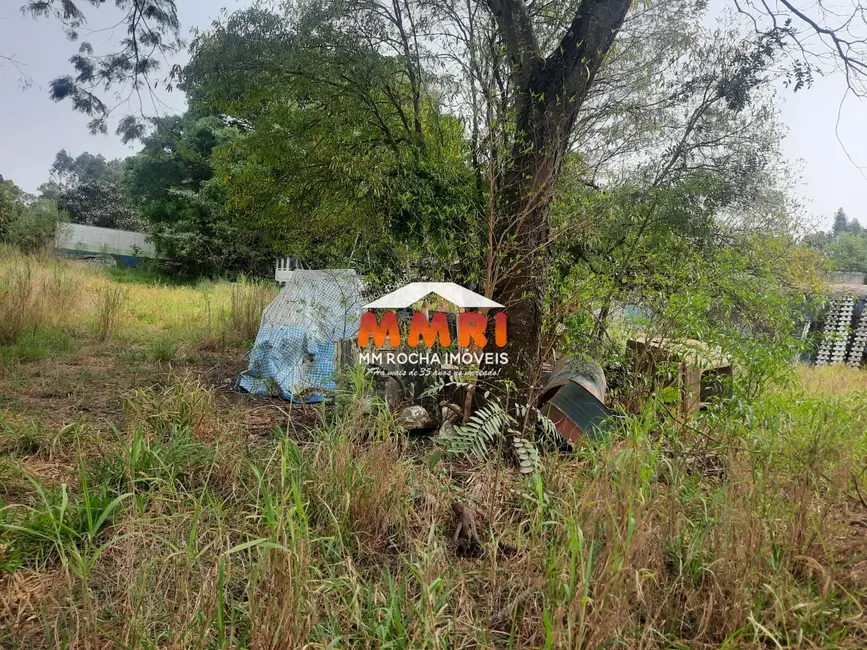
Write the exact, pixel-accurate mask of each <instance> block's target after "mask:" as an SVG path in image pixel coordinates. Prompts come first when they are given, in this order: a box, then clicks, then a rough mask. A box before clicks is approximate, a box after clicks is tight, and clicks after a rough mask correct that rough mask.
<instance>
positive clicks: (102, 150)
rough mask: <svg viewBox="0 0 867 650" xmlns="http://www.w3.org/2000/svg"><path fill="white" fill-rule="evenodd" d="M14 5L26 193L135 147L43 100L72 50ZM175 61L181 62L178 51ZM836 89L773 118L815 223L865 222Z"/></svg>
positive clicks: (16, 130)
mask: <svg viewBox="0 0 867 650" xmlns="http://www.w3.org/2000/svg"><path fill="white" fill-rule="evenodd" d="M21 4H23V0H0V54H2V55H5V56H13V55H14V56H15V58H16V59H17V60H18V61H20V62H21V63H22V64H23V70H24V72H25V73H26V74H27V75H28V76H29V77H30V78H31V79H32V81H33V85H32V87H31V88H29V89H27V90H22V89H21V88H20V87H19V77H20V75H19V72H18V71H17V70H16V69H15V68H14V67H13V66H12V65H9V64H8V63H7V64H5V65H2V67H0V175H3V176H4V177H5V178H7V179H11V180H13V181H15V183H17V184H18V185H19V186H21V187H22V188H24V189H25V190H27V191H29V192H34V191H35V190H36V188H37V187H38V186H39V185H40V184H41V183H43V182H45V181H46V180H47V179H48V169H49V167H50V166H51V163H52V162H53V160H54V155H55V154H56V153H57V151H59V150H60V149H66V150H67V151H68V152H69V153H70V154H72V155H78V154H80V153H81V152H83V151H89V152H91V153H94V154H97V153H99V154H102V155H103V156H105V157H106V158H118V157H124V156H128V155H130V154H131V153H134V151H135V146H133V145H130V146H126V145H123V144H122V143H121V142H120V139H119V138H118V137H117V136H115V135H112V134H110V135H107V136H91V135H90V134H89V133H88V130H87V121H88V120H87V118H86V117H85V116H83V115H80V114H77V113H73V111H72V110H71V108H70V106H69V104H68V103H61V104H55V103H53V102H52V101H51V100H50V99H49V98H48V84H49V82H50V81H51V79H53V78H55V77H57V76H59V75H61V74H66V73H68V72H69V71H70V69H71V66H70V65H69V64H68V63H67V59H68V58H69V57H70V56H71V55H72V54H73V53H75V51H76V49H77V46H76V45H75V44H73V43H70V42H68V41H66V40H65V39H64V37H63V35H62V32H61V28H60V25H59V24H58V23H57V21H54V20H48V19H43V20H39V21H35V20H32V19H30V18H25V17H23V16H22V15H21V14H20V12H19V11H18V7H20V6H21ZM243 4H248V2H247V1H246V0H181V1H180V2H178V9H179V12H180V18H181V22H182V24H183V28H184V31H185V32H186V31H187V30H189V29H190V28H192V27H199V28H205V27H207V26H208V25H209V24H210V22H211V20H212V19H213V18H215V17H216V16H217V15H218V14H219V11H220V8H221V7H224V6H226V7H228V8H230V9H234V8H237V7H239V6H241V5H243ZM112 11H114V9H113V7H111V6H107V7H104V8H101V9H99V10H96V11H95V10H94V9H93V8H92V7H88V15H89V16H90V17H91V22H90V26H91V27H94V28H105V27H107V26H109V25H110V24H111V17H112V16H113V14H112V13H111V12H112ZM113 36H114V37H115V38H119V37H120V36H121V35H120V34H112V32H110V31H105V32H100V33H99V34H98V35H97V36H92V37H90V40H91V41H92V42H93V44H94V46H95V47H96V48H97V49H98V50H99V49H100V44H101V43H102V44H104V43H106V42H107V41H108V40H110V39H111V38H112V37H113ZM178 62H181V63H183V62H184V57H183V56H181V57H180V58H179V61H178ZM0 63H2V61H0ZM845 91H846V86H845V83H844V80H843V79H842V78H841V76H839V75H836V76H831V77H827V78H818V79H816V81H815V83H814V84H813V86H812V87H811V88H809V89H807V90H804V91H801V92H799V93H797V94H792V93H791V92H788V91H783V92H781V93H780V99H781V103H782V104H781V110H782V118H783V122H784V123H785V124H786V125H787V126H788V129H789V133H788V137H787V138H786V141H785V145H784V151H785V153H786V155H787V156H788V157H789V158H790V159H791V160H793V161H797V160H800V161H802V162H803V171H802V183H801V184H800V186H799V192H798V193H799V195H800V197H801V198H802V199H803V200H804V202H805V203H806V204H807V209H808V210H809V211H810V212H811V213H812V214H815V215H816V216H817V217H819V218H820V220H821V221H820V225H822V226H823V227H827V226H828V225H829V224H830V223H831V219H832V216H833V213H834V211H835V210H836V209H837V208H838V207H841V206H842V207H843V208H844V209H845V210H846V213H847V214H848V215H849V216H850V217H854V218H857V219H858V220H859V221H860V222H861V223H862V224H864V225H867V179H865V172H864V170H863V169H862V167H864V168H867V103H865V101H861V100H859V99H857V98H855V97H851V96H850V97H848V98H846V99H845V101H843V100H844V96H845ZM165 101H166V102H167V103H168V104H169V106H170V107H171V108H174V109H176V110H182V109H183V107H184V104H183V97H182V95H181V94H180V93H173V94H171V95H168V96H167V97H166V98H165ZM841 102H842V109H841ZM162 110H167V109H166V108H165V107H163V109H162ZM838 111H839V112H840V124H839V127H837V126H836V125H837V121H838ZM838 133H839V140H838ZM847 152H848V153H847ZM850 157H851V160H850ZM859 166H860V167H859Z"/></svg>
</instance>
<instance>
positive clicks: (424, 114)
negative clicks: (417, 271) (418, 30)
mask: <svg viewBox="0 0 867 650" xmlns="http://www.w3.org/2000/svg"><path fill="white" fill-rule="evenodd" d="M344 10H345V11H348V9H347V8H345V7H344V8H342V7H341V6H340V5H339V4H337V3H335V4H327V5H322V6H317V5H310V6H309V7H307V8H305V9H302V10H300V11H299V15H298V17H297V20H295V21H292V22H290V21H288V20H284V19H282V18H280V17H279V16H277V15H275V14H271V13H268V12H265V11H262V10H260V9H251V10H246V11H240V12H236V13H235V14H232V15H231V16H230V17H229V18H228V20H227V21H226V23H225V24H220V25H218V26H217V27H216V28H215V30H214V31H213V32H212V33H209V34H206V35H202V36H201V37H200V38H199V39H197V40H196V42H195V43H194V46H193V52H194V54H193V60H192V61H191V63H190V65H189V66H188V68H187V69H186V71H185V84H186V86H185V87H186V89H187V92H188V94H189V95H190V96H191V98H192V99H193V101H194V102H195V104H194V105H196V106H198V107H201V108H202V109H203V110H208V111H213V112H217V113H225V114H229V115H231V116H232V117H233V118H234V119H235V120H236V123H237V124H238V125H239V126H240V128H241V130H242V133H241V135H239V137H238V138H237V140H236V141H234V142H233V143H232V144H231V146H222V147H220V148H218V149H217V150H216V151H215V158H216V159H217V160H218V161H219V162H218V164H217V170H216V171H217V174H218V176H219V177H220V178H221V179H222V180H223V182H224V183H225V185H226V188H227V194H226V200H227V203H228V206H229V209H230V210H232V211H234V212H238V213H241V214H244V215H248V218H249V219H250V222H251V223H255V224H256V225H257V227H259V228H262V229H263V230H264V231H265V232H267V234H268V237H269V238H270V239H272V240H273V241H274V242H275V244H276V247H277V248H278V250H281V251H282V252H285V253H291V254H296V255H298V256H299V257H301V258H302V259H303V260H304V261H305V262H307V263H309V264H311V265H312V266H320V265H327V264H333V263H346V261H352V263H353V264H354V265H356V266H360V267H362V268H363V269H366V270H373V269H375V270H377V271H378V272H380V274H382V273H385V274H387V273H394V272H396V271H398V270H402V269H404V268H409V267H410V266H411V265H412V263H413V262H416V263H418V262H423V263H424V264H426V265H429V266H430V267H431V268H432V269H433V270H434V272H435V273H439V274H442V273H443V272H444V269H443V264H445V265H446V266H447V267H448V266H453V267H457V268H458V269H460V268H461V267H463V268H464V269H465V270H468V269H474V271H473V272H477V271H475V269H478V268H479V267H480V266H481V264H480V260H479V257H477V255H478V253H479V252H481V251H480V250H479V249H480V246H479V245H478V239H477V237H478V229H477V228H476V227H475V219H476V218H477V217H478V215H479V203H480V200H481V199H482V197H481V196H480V195H479V193H477V192H476V190H475V187H474V176H473V172H472V169H471V168H470V166H469V165H468V161H469V151H468V149H467V143H466V142H465V140H464V136H463V127H462V125H461V124H460V123H459V122H458V121H457V120H456V119H455V118H453V117H451V116H448V115H444V114H443V113H442V110H441V107H440V105H439V103H438V102H437V100H436V98H435V97H433V96H431V95H430V94H428V93H427V92H426V90H425V89H424V88H423V87H420V85H419V84H417V83H415V82H413V81H412V80H411V79H410V76H409V74H408V72H407V70H406V67H405V65H404V64H405V61H402V60H398V59H396V58H390V57H386V56H383V55H382V54H381V53H379V52H378V51H377V50H376V48H375V47H373V46H372V45H371V44H370V43H369V42H368V41H367V40H365V38H364V34H363V33H359V32H358V31H355V29H354V28H353V27H352V26H351V25H350V24H349V23H347V22H345V21H344V20H343V18H345V14H343V13H341V12H342V11H344ZM225 61H234V62H235V63H234V64H233V65H231V66H228V65H224V62H225ZM459 246H461V247H462V248H461V253H458V247H459ZM422 250H424V251H425V252H424V253H422V252H421V251H422ZM433 260H437V261H438V263H434V262H433ZM458 272H459V271H458Z"/></svg>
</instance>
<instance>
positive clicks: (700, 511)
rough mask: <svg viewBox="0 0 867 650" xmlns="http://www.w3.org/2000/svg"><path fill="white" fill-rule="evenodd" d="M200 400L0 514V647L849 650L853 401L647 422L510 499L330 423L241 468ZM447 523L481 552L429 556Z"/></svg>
mask: <svg viewBox="0 0 867 650" xmlns="http://www.w3.org/2000/svg"><path fill="white" fill-rule="evenodd" d="M213 398H214V397H213V395H212V393H211V392H210V391H209V390H208V389H207V387H205V386H203V385H201V384H199V383H197V382H195V381H194V380H191V379H189V378H183V377H182V378H179V379H178V380H177V381H176V382H174V383H172V384H170V385H168V386H166V387H163V388H157V387H154V388H150V389H143V390H139V391H135V392H133V393H131V394H130V395H129V396H128V398H127V400H126V413H127V417H126V421H127V425H128V428H127V430H125V431H124V432H119V431H118V432H115V433H113V434H112V435H110V436H108V437H105V436H100V437H97V438H85V439H82V440H81V441H80V442H79V444H78V446H77V449H80V457H79V458H80V461H76V460H75V458H76V456H77V454H78V453H79V452H78V451H74V452H71V458H72V459H73V460H72V462H73V463H76V462H78V464H80V466H81V468H82V469H81V472H80V474H81V476H82V477H83V481H85V482H86V485H85V483H81V484H79V485H76V486H75V487H74V488H73V487H68V488H66V492H65V493H64V491H63V490H62V489H60V488H58V487H48V486H44V485H42V484H39V485H33V484H31V489H30V491H29V494H26V495H23V496H22V497H21V499H22V502H26V503H29V504H30V505H28V506H27V507H20V506H18V505H11V506H7V507H5V508H3V509H0V548H2V549H4V550H3V551H0V553H2V554H4V555H3V557H5V558H6V560H5V561H6V563H7V567H8V569H7V571H8V570H10V569H11V570H12V573H8V572H7V574H6V575H5V576H4V577H2V578H0V580H2V581H3V584H2V585H0V617H3V620H4V621H6V622H7V623H6V627H5V628H2V626H0V629H2V631H0V644H2V645H8V646H10V647H17V646H20V645H21V644H22V643H24V641H25V640H26V642H27V643H28V644H29V646H30V647H46V648H47V647H54V641H55V638H56V635H57V634H58V633H59V634H61V635H62V636H63V638H65V639H66V640H67V647H70V648H78V647H81V648H85V647H88V646H92V645H94V644H96V643H98V642H102V643H103V644H106V643H107V644H109V645H117V646H123V647H128V648H153V647H162V646H167V647H178V648H295V647H329V646H330V647H365V648H368V647H390V648H407V649H409V648H452V647H458V648H463V647H491V648H493V647H549V648H598V647H609V646H618V647H630V648H672V647H727V648H768V647H774V648H786V647H819V648H853V649H854V648H862V647H865V643H867V622H865V620H864V618H863V607H864V604H865V597H867V559H865V556H864V546H863V530H862V529H861V528H859V527H858V526H857V525H854V524H853V523H852V522H853V521H862V520H863V519H864V517H865V515H867V508H865V507H864V506H863V504H861V503H860V502H859V500H858V498H857V491H856V490H857V489H860V490H861V492H862V493H863V492H864V490H865V486H864V485H863V483H864V481H865V479H864V476H863V469H864V466H863V464H864V460H865V457H867V456H865V455H867V440H865V433H864V432H865V426H864V425H865V417H867V416H865V413H867V395H865V394H864V393H860V392H857V391H856V392H853V393H848V394H846V395H844V396H824V397H811V396H809V395H805V394H803V393H802V392H800V389H798V388H795V389H791V390H787V391H785V392H782V391H781V392H780V393H778V394H772V395H769V396H766V397H764V398H761V399H760V400H759V401H757V402H756V403H754V404H752V405H751V408H750V409H749V411H745V410H743V408H742V406H739V405H737V404H733V405H730V407H729V408H730V409H734V410H729V411H726V410H719V411H716V412H713V413H710V414H708V415H707V416H706V418H707V419H706V420H705V421H703V422H702V423H700V424H701V428H700V429H699V431H700V432H701V433H696V432H695V431H692V430H689V429H683V428H679V427H678V426H676V425H672V424H671V423H670V422H669V421H667V420H664V419H660V418H659V417H657V416H658V414H657V413H653V412H647V413H644V414H642V417H635V418H630V419H628V420H626V421H625V422H624V424H623V426H622V428H621V429H620V430H619V431H618V433H617V434H616V435H615V436H614V437H613V438H612V439H610V440H608V441H606V442H604V443H596V444H592V445H591V444H588V445H586V446H582V447H581V448H580V449H578V450H576V452H575V453H574V454H572V455H567V456H556V455H549V456H548V457H546V458H544V459H543V463H542V470H541V472H540V473H539V474H538V475H536V476H534V477H532V478H530V479H528V478H526V477H525V476H523V475H522V474H521V473H520V472H519V471H517V470H513V469H511V468H508V467H497V465H496V463H495V462H494V461H491V462H488V463H484V464H481V465H476V466H472V465H468V464H467V463H466V462H463V461H462V462H458V463H447V462H442V461H440V462H437V458H436V457H435V456H431V457H428V456H427V452H426V451H425V450H424V449H423V448H418V449H413V448H412V447H409V448H408V447H407V445H408V441H406V440H404V439H403V438H402V436H401V434H400V433H399V432H398V431H396V430H395V429H394V428H389V427H393V423H392V422H391V420H390V419H389V418H388V417H387V416H386V415H384V414H383V413H382V412H381V411H377V410H374V412H372V413H366V412H365V410H368V411H369V409H364V408H361V406H360V405H359V404H358V403H357V402H356V401H355V400H347V401H346V402H345V403H343V404H342V405H341V406H338V407H335V410H333V411H331V412H330V414H329V412H327V411H326V412H324V413H323V416H322V418H321V420H320V424H319V425H318V426H317V427H314V428H313V429H312V430H311V431H310V432H309V436H308V441H307V442H305V443H303V444H301V443H299V442H297V441H296V440H294V439H292V438H290V437H289V436H287V435H286V434H285V432H283V431H278V432H275V435H274V436H273V438H271V439H269V440H262V441H260V442H259V443H258V444H256V445H254V446H248V445H247V444H246V442H245V441H243V439H242V436H240V435H238V430H237V428H236V425H235V423H233V422H232V421H231V420H230V419H228V420H227V419H225V418H220V417H217V416H216V415H215V413H214V409H213V405H212V400H213ZM15 462H18V461H15ZM859 472H861V476H860V479H855V480H860V481H861V484H860V488H856V484H855V483H853V477H858V476H859ZM64 494H65V496H64ZM85 494H87V495H89V496H87V497H85ZM127 495H132V496H127ZM85 499H89V500H90V502H91V505H90V506H87V505H86V502H85ZM455 501H459V502H463V503H470V504H473V505H474V507H475V509H476V511H477V513H478V518H477V523H478V528H479V533H480V535H481V537H482V540H483V548H481V549H476V550H475V551H474V552H469V553H464V552H461V551H460V549H458V548H456V547H455V546H453V544H452V539H451V533H452V530H453V527H454V524H455V522H454V521H453V519H452V511H451V507H450V506H451V504H452V503H453V502H455ZM64 503H66V504H67V505H65V506H64V505H63V504H64ZM113 504H114V505H113ZM88 512H90V513H91V514H90V515H88ZM106 513H107V514H106ZM96 524H99V525H96ZM100 549H102V550H100ZM79 557H80V558H81V560H79V559H77V558H79ZM64 558H65V559H64ZM37 577H42V579H43V581H44V582H42V583H39V582H36V580H37ZM34 585H36V586H34ZM85 590H88V595H87V597H85V596H84V591H85ZM85 620H86V621H87V624H86V625H85V624H80V623H76V621H78V622H82V621H85ZM4 634H5V636H4Z"/></svg>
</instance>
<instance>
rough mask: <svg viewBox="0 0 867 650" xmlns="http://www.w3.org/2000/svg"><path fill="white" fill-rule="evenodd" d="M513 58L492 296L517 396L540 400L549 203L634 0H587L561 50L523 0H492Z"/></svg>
mask: <svg viewBox="0 0 867 650" xmlns="http://www.w3.org/2000/svg"><path fill="white" fill-rule="evenodd" d="M488 4H489V6H490V8H491V11H492V13H493V15H494V18H495V20H496V22H497V26H498V28H499V31H500V34H501V37H502V38H503V40H504V42H505V44H506V47H507V50H508V51H509V55H510V58H511V61H512V83H513V84H514V86H515V89H516V92H517V101H516V135H515V140H514V143H513V147H512V152H511V157H510V167H509V171H508V173H507V175H506V178H505V185H504V187H503V189H502V192H501V195H500V197H499V200H498V204H499V207H498V215H497V219H496V222H495V241H496V242H497V243H496V245H497V247H498V248H499V252H500V254H501V255H502V260H501V262H500V273H499V278H498V280H497V282H496V285H495V287H494V294H493V295H494V299H495V300H497V301H498V302H500V303H502V304H504V305H505V306H506V309H507V314H508V322H509V343H508V347H507V351H508V352H509V361H510V365H509V372H508V376H509V378H511V379H513V380H515V381H516V382H517V384H518V389H519V391H520V394H519V397H518V400H519V401H521V402H529V401H531V400H533V399H535V390H534V389H535V388H536V387H537V386H536V384H537V383H538V381H537V380H538V377H539V374H540V366H541V362H542V359H541V358H540V355H541V332H542V319H543V315H544V314H543V300H544V296H545V291H546V289H547V284H548V277H547V276H548V257H547V247H548V239H549V235H550V226H549V219H548V217H549V207H550V204H551V198H552V193H553V188H554V183H555V181H556V180H557V176H558V174H559V172H560V167H561V164H562V162H563V157H564V156H565V155H566V151H567V148H568V146H569V141H570V137H571V134H572V130H573V127H574V125H575V120H576V118H577V116H578V111H579V109H580V108H581V105H582V104H583V103H584V100H585V99H586V97H587V95H588V92H589V90H590V87H591V85H592V83H593V80H594V78H595V76H596V73H597V72H598V70H599V67H600V66H601V64H602V61H603V60H604V58H605V55H606V54H607V52H608V50H609V49H610V48H611V45H612V43H613V42H614V37H615V35H616V33H617V30H618V29H619V28H620V26H621V25H622V24H623V20H624V19H625V17H626V13H627V11H628V10H629V6H630V0H583V1H582V2H581V4H580V5H579V7H578V9H577V11H576V14H575V17H574V19H573V21H572V23H571V25H570V27H569V29H568V31H567V32H566V34H565V35H564V36H563V38H562V40H561V41H560V44H559V46H558V47H557V49H556V50H555V51H554V52H553V53H551V54H550V55H549V56H547V57H545V56H543V55H542V54H541V52H540V51H539V46H538V43H537V39H536V36H535V33H534V29H533V25H532V21H531V18H530V15H529V11H528V10H527V7H526V5H525V4H524V2H523V0H488Z"/></svg>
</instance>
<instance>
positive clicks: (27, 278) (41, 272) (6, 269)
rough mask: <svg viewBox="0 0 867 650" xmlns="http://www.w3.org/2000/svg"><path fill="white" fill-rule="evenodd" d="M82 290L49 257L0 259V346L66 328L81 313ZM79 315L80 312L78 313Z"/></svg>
mask: <svg viewBox="0 0 867 650" xmlns="http://www.w3.org/2000/svg"><path fill="white" fill-rule="evenodd" d="M80 298H81V287H80V286H79V284H78V283H77V282H76V281H75V278H74V277H73V275H72V274H71V273H70V272H69V270H68V269H67V268H65V267H64V266H63V265H61V264H58V263H57V262H56V261H54V260H53V259H51V258H50V257H48V256H46V255H43V256H22V255H17V254H16V255H12V254H10V253H8V252H5V253H3V254H2V255H0V344H8V343H11V342H14V341H15V340H16V339H17V338H18V337H19V336H21V335H22V334H23V333H26V332H36V331H39V330H41V329H44V328H48V327H56V326H59V325H68V324H71V323H73V322H74V321H75V316H76V313H77V310H78V309H80ZM79 313H80V312H79Z"/></svg>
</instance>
